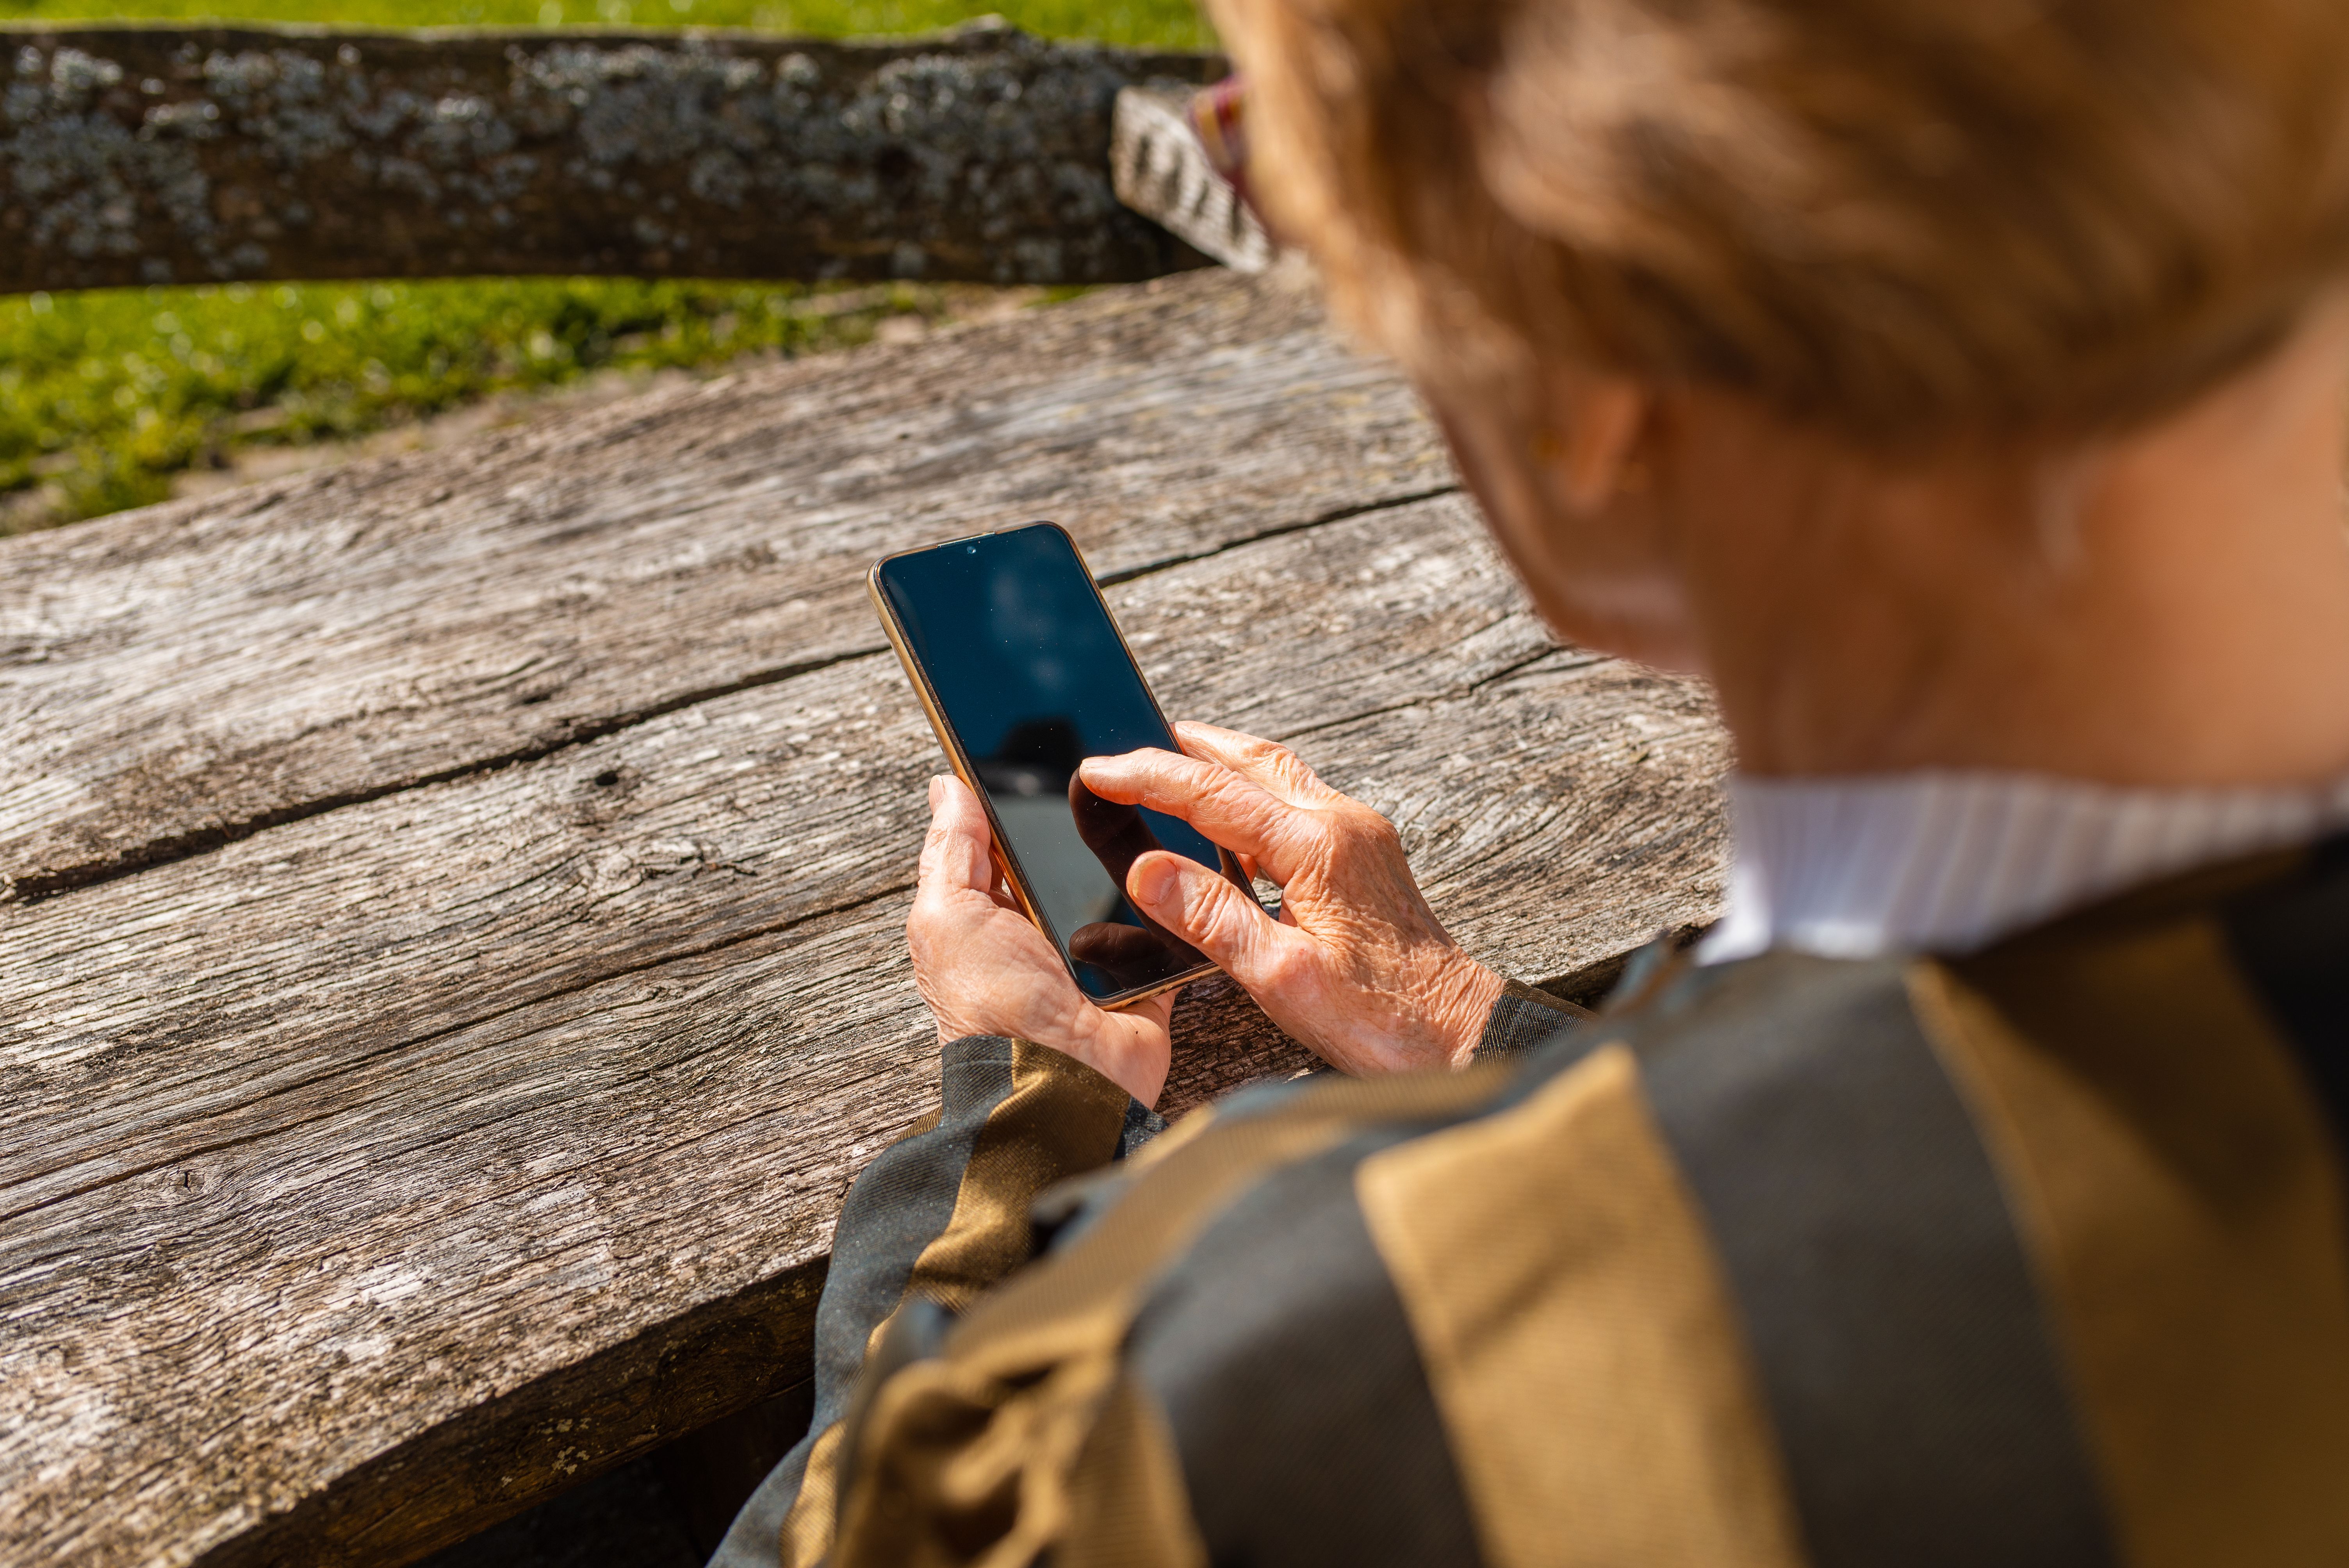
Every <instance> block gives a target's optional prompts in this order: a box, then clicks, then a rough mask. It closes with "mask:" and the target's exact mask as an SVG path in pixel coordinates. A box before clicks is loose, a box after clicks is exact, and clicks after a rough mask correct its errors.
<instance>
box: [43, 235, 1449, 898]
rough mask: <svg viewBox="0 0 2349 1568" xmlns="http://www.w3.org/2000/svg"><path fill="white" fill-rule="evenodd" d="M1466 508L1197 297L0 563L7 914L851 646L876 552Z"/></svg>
mask: <svg viewBox="0 0 2349 1568" xmlns="http://www.w3.org/2000/svg"><path fill="white" fill-rule="evenodd" d="M1453 483H1454V480H1453V477H1452V472H1451V469H1450V466H1449V464H1448V463H1447V461H1446V460H1445V458H1444V452H1443V449H1442V447H1441V444H1440V443H1439V442H1438V440H1437V439H1436V438H1435V435H1434V433H1433V430H1432V429H1431V428H1430V427H1429V425H1428V423H1427V421H1426V419H1425V418H1423V416H1422V414H1421V413H1420V410H1419V407H1418V404H1417V402H1416V401H1415V400H1414V399H1413V397H1412V395H1411V393H1410V390H1409V388H1408V387H1405V386H1404V385H1403V383H1402V379H1401V378H1400V377H1397V376H1396V375H1395V374H1394V372H1393V371H1392V368H1391V367H1388V366H1382V365H1379V364H1375V363H1372V362H1370V361H1366V360H1363V359H1361V358H1358V357H1356V356H1353V355H1351V354H1350V353H1348V352H1347V351H1346V350H1345V349H1344V348H1342V347H1341V346H1340V345H1339V344H1338V343H1337V342H1336V340H1335V339H1334V338H1332V337H1331V335H1330V334H1329V333H1328V331H1327V330H1326V329H1325V328H1324V326H1323V325H1322V322H1321V316H1320V312H1319V307H1318V305H1317V304H1315V303H1314V301H1313V298H1312V296H1311V295H1310V294H1309V293H1307V292H1302V291H1301V290H1300V288H1299V286H1298V284H1296V282H1295V280H1294V279H1282V278H1279V277H1273V278H1268V279H1264V280H1257V281H1252V282H1247V283H1242V282H1240V281H1238V280H1235V279H1233V278H1231V277H1230V275H1229V274H1227V273H1221V272H1214V273H1197V274H1191V275H1187V276H1185V277H1183V278H1179V279H1167V280H1164V281H1162V282H1160V283H1158V284H1153V285H1149V286H1147V287H1144V288H1142V289H1138V290H1133V291H1118V292H1114V293H1106V294H1103V295H1102V296H1099V297H1095V298H1089V299H1085V300H1081V301H1077V302H1074V303H1072V304H1068V305H1064V306H1060V307H1055V308H1053V309H1050V310H1043V311H1030V312H1024V313H1022V314H1021V315H1019V316H1017V317H1016V318H1014V319H1011V320H1009V321H1003V322H996V323H990V324H987V325H978V326H974V327H970V328H966V329H961V330H957V331H954V332H949V333H947V334H944V335H941V336H939V337H938V338H936V339H935V340H933V341H930V342H927V343H922V344H915V345H902V346H881V347H876V348H873V349H869V350H865V351H864V352H862V353H860V354H858V355H856V356H851V357H846V358H830V357H827V358H818V359H809V360H804V361H801V362H798V363H795V364H790V365H784V366H773V367H770V368H766V369H761V370H756V371H751V372H748V373H745V374H742V375H740V376H737V377H730V378H728V379H725V380H721V381H719V382H714V383H710V384H708V385H705V386H701V387H687V388H681V389H678V390H675V391H671V392H665V393H659V394H655V395H653V396H652V397H647V398H641V399H636V400H632V401H629V402H626V403H623V404H619V405H616V406H613V407H607V408H605V409H601V410H598V411H596V412H595V413H593V414H590V415H588V416H585V417H584V418H577V419H574V420H561V421H551V422H543V423H541V424H539V425H536V426H534V427H530V428H523V429H522V430H519V431H516V432H512V433H509V434H505V435H502V436H498V437H495V438H491V439H489V440H487V441H485V442H483V443H481V444H479V445H476V446H473V447H470V448H468V449H465V450H464V451H463V452H461V453H456V454H451V455H448V456H442V455H439V454H433V455H419V456H417V457H413V458H405V459H392V460H388V461H384V462H378V463H373V464H368V465H365V466H362V467H358V468H355V469H348V470H344V471H339V472H330V473H326V474H322V475H315V476H308V477H304V478H301V479H296V480H288V481H285V482H280V483H274V484H268V485H263V486H258V487H255V488H254V489H251V490H242V491H237V492H233V493H231V494H229V495H226V496H222V497H220V498H216V499H212V500H203V501H191V502H181V503H174V504H171V505H167V506H164V507H160V508H156V509H153V510H151V511H144V512H140V513H138V514H136V515H135V516H129V517H117V518H106V519H100V520H98V521H92V522H85V523H78V524H76V525H75V526H74V527H72V528H67V529H61V530H56V531H47V532H43V533H36V534H31V535H26V536H24V537H22V538H18V539H12V540H5V541H0V897H5V896H6V894H8V893H9V892H16V894H18V895H20V896H23V895H36V894H39V893H44V892H54V891H56V890H57V889H60V888H67V887H73V886H78V885H81V884H83V883H86V882H91V881H94V880H98V879H102V878H104V877H106V876H109V875H114V874H118V873H119V872H122V871H124V870H127V869H130V868H135V867H137V866H140V865H143V864H149V863H152V862H154V861H159V860H165V859H169V858H171V857H173V856H176V855H179V854H183V853H188V852H192V851H197V850H201V849H202V848H204V847H207V846H210V845H213V844H217V843H220V842H223V841H228V840H232V839H233V838H235V837H238V836H240V835H242V834H243V833H245V832H249V831H252V830H254V829H255V828H256V827H258V826H261V825H265V824H267V823H270V822H276V821H284V820H291V819H292V818H295V817H298V816H300V815H302V814H304V813H305V812H307V811H310V810H318V809H320V808H321V807H322V806H324V805H326V804H330V803H334V802H348V801H354V800H362V799H372V798H374V797H376V796H378V795H380V794H383V793H385V792H387V791H389V790H394V789H404V788H408V787H410V786H412V785H414V784H416V783H419V782H420V781H424V780H428V779H436V778H445V777H450V776H451V775H453V774H455V773H458V772H461V771H463V770H465V769H471V768H479V767H482V766H486V765H489V764H490V763H492V762H496V761H512V760H518V759H523V758H531V757H536V756H543V755H545V754H546V753H547V752H549V751H550V750H552V749H554V748H559V747H562V746H565V745H570V744H574V743H576V742H577V741H579V740H581V739H583V738H590V737H593V736H595V735H598V734H602V733H605V732H607V731H608V730H609V729H610V728H612V727H615V726H616V725H619V724H622V723H626V722H632V721H634V720H636V719H641V718H644V717H650V716H653V715H657V714H659V713H662V712H665V711H667V710H668V709H670V708H672V707H677V706H678V705H680V704H683V703H688V702H691V701H694V700H697V699H698V698H700V697H704V696H710V695H713V694H717V693H722V692H726V691H730V690H736V689H741V688H744V687H750V686H760V685H763V684H766V683H770V682H772V681H774V680H777V679H781V678H783V677H785V676H789V675H790V674H792V672H794V671H797V670H803V669H806V668H810V667H812V666H814V665H821V664H823V663H825V662H827V661H831V660H834V659H839V658H843V657H846V656H851V655H857V654H861V653H866V652H870V651H872V650H874V649H876V648H879V647H881V646H882V645H883V643H882V639H881V636H880V632H879V628H878V627H877V625H875V624H874V620H873V615H872V611H871V608H870V606H869V605H868V604H867V603H865V601H864V588H863V585H862V580H861V573H863V571H864V566H865V565H866V564H867V563H868V562H870V561H871V560H872V559H873V558H874V556H876V555H879V554H881V553H882V552H885V551H887V550H893V549H901V548H905V547H906V546H910V545H915V544H919V543H923V542H927V541H933V540H936V539H941V538H947V537H951V536H953V535H954V534H957V533H962V532H973V531H978V530H979V529H982V528H993V527H999V526H1003V525H1007V524H1016V523H1020V522H1026V521H1032V520H1033V519H1035V518H1037V517H1039V516H1042V515H1047V514H1049V515H1050V516H1052V517H1054V518H1055V519H1056V520H1058V521H1061V522H1063V523H1065V524H1067V525H1068V526H1069V527H1070V529H1071V531H1073V532H1074V533H1075V534H1076V537H1077V539H1078V541H1079V542H1080V543H1081V544H1082V546H1083V547H1084V549H1085V551H1086V552H1087V556H1088V559H1089V560H1090V561H1091V562H1092V564H1093V567H1094V569H1095V570H1096V571H1098V572H1101V573H1104V574H1105V575H1108V576H1111V577H1116V576H1120V575H1124V574H1129V573H1134V572H1138V571H1143V570H1145V569H1148V568H1149V567H1151V566H1153V565H1154V564H1163V563H1164V562H1167V561H1170V560H1174V559H1180V558H1183V557H1185V556H1194V555H1201V554H1205V553H1207V552H1213V551H1216V550H1219V549H1224V548H1226V547H1228V546H1229V545H1231V544H1233V543H1235V542H1239V541H1242V540H1246V539H1248V538H1251V537H1254V536H1257V535H1259V534H1265V533H1273V532H1278V531H1281V530H1284V529H1289V528H1295V527H1299V526H1303V525H1305V524H1307V523H1309V522H1311V521H1314V520H1316V519H1322V518H1330V517H1337V516H1342V515H1344V514H1346V513H1348V512H1350V511H1359V510H1361V509H1362V508H1364V507H1369V506H1374V505H1379V504H1382V503H1384V502H1388V501H1392V500H1396V499H1399V498H1405V497H1411V496H1418V495H1426V494H1432V493H1436V492H1439V491H1443V490H1449V489H1450V488H1451V487H1452V485H1453Z"/></svg>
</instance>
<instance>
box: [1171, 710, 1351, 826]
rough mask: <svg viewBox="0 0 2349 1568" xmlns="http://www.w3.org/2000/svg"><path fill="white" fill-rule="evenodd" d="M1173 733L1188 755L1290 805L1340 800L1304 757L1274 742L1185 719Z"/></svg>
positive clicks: (1313, 804)
mask: <svg viewBox="0 0 2349 1568" xmlns="http://www.w3.org/2000/svg"><path fill="white" fill-rule="evenodd" d="M1174 733H1175V735H1176V736H1178V737H1179V738H1181V739H1182V742H1183V749H1184V750H1185V751H1187V752H1189V753H1190V754H1191V755H1192V756H1194V757H1204V758H1206V759H1207V760H1208V761H1210V762H1220V763H1222V764H1223V765H1224V766H1225V767H1226V768H1228V769H1231V770H1232V771H1233V772H1235V773H1237V774H1238V775H1239V776H1240V777H1241V778H1243V779H1247V781H1248V782H1249V783H1251V784H1253V785H1255V786H1256V787H1257V789H1262V790H1264V791H1266V792H1267V793H1268V794H1271V795H1276V796H1278V797H1279V798H1280V799H1283V800H1286V801H1288V803H1289V804H1290V805H1292V806H1323V805H1327V804H1328V803H1329V802H1330V801H1331V800H1335V799H1340V796H1339V794H1338V791H1336V790H1335V789H1330V786H1328V785H1327V784H1324V783H1322V782H1321V779H1320V776H1319V774H1317V773H1315V772H1314V771H1313V769H1310V768H1309V767H1307V766H1306V763H1305V758H1302V757H1299V756H1298V755H1297V753H1295V752H1294V751H1291V750H1290V749H1288V748H1287V747H1286V746H1283V745H1281V744H1280V742H1278V741H1277V740H1267V739H1265V738H1263V737H1261V736H1257V735H1244V734H1242V733H1241V732H1240V731H1238V730H1237V729H1225V728H1222V727H1219V726H1216V725H1212V724H1201V723H1199V722H1198V721H1197V720H1195V719H1188V718H1186V719H1185V720H1184V721H1183V722H1182V723H1180V724H1178V725H1176V726H1175V727H1174Z"/></svg>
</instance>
